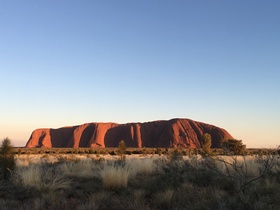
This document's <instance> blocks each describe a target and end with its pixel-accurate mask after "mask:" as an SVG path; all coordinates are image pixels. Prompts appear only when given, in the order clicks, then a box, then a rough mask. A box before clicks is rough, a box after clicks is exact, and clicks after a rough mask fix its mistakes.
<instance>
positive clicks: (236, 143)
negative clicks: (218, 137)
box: [222, 139, 246, 155]
mask: <svg viewBox="0 0 280 210" xmlns="http://www.w3.org/2000/svg"><path fill="white" fill-rule="evenodd" d="M222 148H223V149H224V150H225V151H226V152H227V153H230V152H232V153H234V154H235V155H243V154H244V152H245V150H246V145H245V144H243V143H242V140H236V139H225V140H224V141H223V142H222Z"/></svg>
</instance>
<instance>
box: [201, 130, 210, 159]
mask: <svg viewBox="0 0 280 210" xmlns="http://www.w3.org/2000/svg"><path fill="white" fill-rule="evenodd" d="M211 146H212V138H211V135H210V134H209V133H205V134H203V136H202V149H203V152H204V154H210V153H211V150H210V148H211Z"/></svg>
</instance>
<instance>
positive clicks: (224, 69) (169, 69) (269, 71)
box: [0, 0, 280, 148]
mask: <svg viewBox="0 0 280 210" xmlns="http://www.w3.org/2000/svg"><path fill="white" fill-rule="evenodd" d="M279 11H280V1H278V0H271V1H260V0H248V1H244V0H235V1H225V0H215V1H213V0H185V1H183V0H172V1H170V0H168V1H167V0H141V1H136V0H135V1H133V0H126V1H124V0H118V1H114V0H111V1H109V0H102V1H101V0H100V1H91V0H81V1H78V0H75V1H73V0H48V1H38V0H26V1H21V0H12V1H2V0H0V78H1V89H0V100H1V103H0V138H2V139H4V138H5V137H9V138H10V139H11V140H12V142H13V144H14V145H15V146H24V145H25V143H26V142H27V140H28V138H29V137H30V134H31V132H32V131H33V130H34V129H36V128H58V127H63V126H68V125H78V124H83V123H86V122H117V123H125V122H146V121H152V120H167V119H171V118H190V119H193V120H197V121H202V122H206V123H209V124H214V125H216V126H219V127H222V128H225V129H226V130H227V131H228V132H229V133H230V134H232V135H233V136H234V137H235V138H236V139H241V140H242V141H243V143H245V144H246V145H247V147H270V148H275V147H276V146H277V145H279V144H280V138H279V137H280V94H279V90H280V12H279Z"/></svg>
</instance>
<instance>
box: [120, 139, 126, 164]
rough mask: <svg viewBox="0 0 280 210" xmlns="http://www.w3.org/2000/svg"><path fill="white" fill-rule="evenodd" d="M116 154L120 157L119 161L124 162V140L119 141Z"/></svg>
mask: <svg viewBox="0 0 280 210" xmlns="http://www.w3.org/2000/svg"><path fill="white" fill-rule="evenodd" d="M118 153H119V154H120V156H121V160H124V159H125V154H126V146H125V142H124V140H121V141H120V142H119V146H118Z"/></svg>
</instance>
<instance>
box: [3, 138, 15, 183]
mask: <svg viewBox="0 0 280 210" xmlns="http://www.w3.org/2000/svg"><path fill="white" fill-rule="evenodd" d="M15 165H16V164H15V159H14V154H13V147H12V145H11V140H10V139H9V138H5V139H3V141H2V145H1V148H0V173H1V176H2V178H3V179H4V180H6V179H8V178H9V176H10V174H11V172H12V171H13V170H14V168H15Z"/></svg>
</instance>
